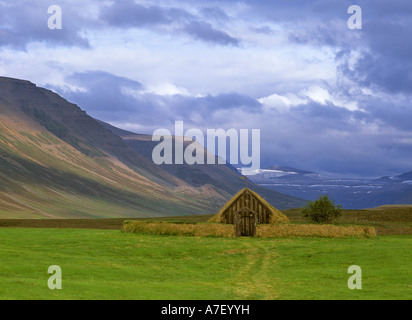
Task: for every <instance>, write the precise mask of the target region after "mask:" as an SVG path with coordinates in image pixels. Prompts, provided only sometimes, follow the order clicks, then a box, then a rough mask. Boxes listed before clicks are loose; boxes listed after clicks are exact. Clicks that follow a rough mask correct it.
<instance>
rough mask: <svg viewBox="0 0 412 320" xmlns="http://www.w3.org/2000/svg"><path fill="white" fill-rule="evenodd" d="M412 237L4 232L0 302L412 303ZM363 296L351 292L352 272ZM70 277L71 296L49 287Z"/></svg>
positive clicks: (66, 283)
mask: <svg viewBox="0 0 412 320" xmlns="http://www.w3.org/2000/svg"><path fill="white" fill-rule="evenodd" d="M411 252H412V236H410V235H402V236H394V235H385V236H378V237H374V238H277V239H263V238H254V239H253V238H235V239H230V238H214V237H184V236H155V235H137V234H130V233H122V232H121V231H119V230H103V229H100V230H99V229H70V228H63V229H56V228H47V229H40V228H0V257H1V262H0V299H88V300H89V299H124V300H129V299H170V300H176V299H183V300H185V299H196V300H198V299H216V300H232V299H412V274H411V272H410V270H411V267H412V263H411ZM354 264H355V265H359V266H360V267H361V268H362V289H361V290H350V289H348V286H347V281H348V278H349V277H350V274H348V273H347V269H348V267H349V266H351V265H354ZM51 265H59V266H60V267H61V269H62V289H61V290H50V289H49V288H48V286H47V281H48V278H49V277H50V276H51V275H50V274H48V273H47V270H48V267H49V266H51Z"/></svg>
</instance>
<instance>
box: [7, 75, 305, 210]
mask: <svg viewBox="0 0 412 320" xmlns="http://www.w3.org/2000/svg"><path fill="white" fill-rule="evenodd" d="M0 119H1V121H0V182H1V183H0V184H1V187H0V217H7V218H10V217H14V218H15V217H27V218H32V217H35V218H50V217H52V218H67V217H69V218H84V217H88V218H89V217H93V218H95V217H120V216H121V217H149V216H162V215H165V216H166V215H186V214H205V213H215V212H216V211H217V210H218V209H219V207H220V206H221V205H222V204H224V202H225V201H226V200H227V199H228V198H230V196H231V194H230V192H228V191H225V190H223V189H221V188H219V187H218V186H216V185H214V183H205V184H202V185H201V186H194V185H191V184H190V183H188V182H187V181H185V180H184V179H181V178H179V177H178V176H176V175H174V174H172V173H170V172H168V171H167V170H165V169H164V168H161V167H159V166H157V165H155V164H154V163H153V162H152V161H151V160H150V159H148V158H147V157H145V156H143V155H142V154H141V153H139V152H138V150H136V149H135V148H132V147H131V146H130V144H129V143H128V142H127V140H125V139H123V138H122V137H120V136H119V135H116V134H115V133H113V132H112V131H111V130H109V129H108V128H105V127H104V126H102V124H101V122H99V121H98V120H96V119H94V118H92V117H90V116H89V115H87V113H86V112H85V111H83V110H82V109H81V108H80V107H79V106H77V105H75V104H72V103H70V102H68V101H67V100H65V99H64V98H62V97H60V96H59V95H58V94H56V93H54V92H52V91H50V90H47V89H44V88H41V87H37V86H36V85H35V84H33V83H31V82H30V81H27V80H19V79H13V78H6V77H0ZM119 130H121V129H119ZM239 180H240V179H239ZM211 182H213V181H211ZM268 194H271V195H275V196H276V197H277V198H278V199H280V200H281V201H280V203H281V206H282V205H283V206H287V204H290V205H292V204H294V203H297V204H299V203H301V200H299V199H295V198H294V197H290V196H283V195H281V194H279V193H276V192H273V191H270V190H269V191H268ZM282 201H283V202H282Z"/></svg>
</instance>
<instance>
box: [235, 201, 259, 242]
mask: <svg viewBox="0 0 412 320" xmlns="http://www.w3.org/2000/svg"><path fill="white" fill-rule="evenodd" d="M256 217H257V214H256V212H254V211H253V210H251V209H249V208H247V207H243V208H242V209H240V210H239V211H237V212H236V213H235V234H236V236H237V237H241V236H246V237H254V236H256Z"/></svg>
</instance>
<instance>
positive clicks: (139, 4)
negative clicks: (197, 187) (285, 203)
mask: <svg viewBox="0 0 412 320" xmlns="http://www.w3.org/2000/svg"><path fill="white" fill-rule="evenodd" d="M354 4H356V5H359V6H360V7H361V8H362V29H361V30H356V29H355V30H351V29H349V28H348V23H347V22H348V19H349V18H350V16H351V14H348V8H349V7H350V6H351V5H354ZM50 5H58V6H60V7H61V10H62V29H61V30H59V29H54V30H50V29H49V28H48V20H49V18H50V17H51V16H52V14H49V13H48V8H49V6H50ZM411 31H412V2H411V1H410V0H391V1H388V0H349V1H346V0H336V1H330V0H314V1H311V0H243V1H237V0H220V1H214V0H190V1H189V0H179V1H177V0H167V1H166V0H154V1H149V0H147V1H140V0H136V1H135V0H123V1H99V0H88V1H84V0H82V1H80V0H71V1H62V0H61V1H59V0H56V1H53V2H51V1H50V0H37V1H33V0H17V1H2V0H0V75H2V76H8V77H14V78H21V79H27V80H30V81H32V82H34V83H36V84H37V85H38V86H42V87H46V88H49V89H52V90H54V91H56V92H57V93H59V94H61V95H62V96H63V97H65V98H66V99H67V100H69V101H71V102H74V103H76V104H78V105H79V106H80V107H81V108H82V109H84V110H86V111H87V113H88V114H89V115H91V116H93V117H95V118H98V119H100V120H103V121H107V122H109V123H111V124H113V125H115V126H118V127H120V128H124V129H128V130H131V131H134V132H139V133H148V134H151V133H153V131H154V130H156V129H158V128H168V129H170V130H171V131H172V130H173V128H174V123H175V121H178V120H183V121H184V125H185V129H190V128H193V127H195V128H200V129H202V130H205V129H208V128H211V129H218V128H222V129H225V130H228V129H230V128H235V129H260V130H261V166H262V167H267V166H271V165H274V164H280V165H288V166H294V167H297V168H301V169H306V170H312V171H316V172H329V173H334V174H338V175H344V176H363V177H379V176H383V175H392V174H400V173H402V172H405V171H410V170H412V161H411V160H412V32H411ZM172 132H173V131H172Z"/></svg>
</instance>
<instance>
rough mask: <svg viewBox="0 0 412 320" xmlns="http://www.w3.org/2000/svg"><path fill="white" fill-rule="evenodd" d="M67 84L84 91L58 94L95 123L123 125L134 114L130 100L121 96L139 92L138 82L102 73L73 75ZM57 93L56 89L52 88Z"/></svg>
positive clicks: (93, 72) (140, 86) (129, 97)
mask: <svg viewBox="0 0 412 320" xmlns="http://www.w3.org/2000/svg"><path fill="white" fill-rule="evenodd" d="M67 83H70V84H73V85H76V86H79V87H81V88H84V89H85V90H84V91H74V92H69V93H62V95H63V96H64V97H66V98H67V99H68V100H69V101H70V102H73V103H76V104H77V105H79V106H80V107H81V108H82V109H84V110H86V111H87V112H88V113H89V114H90V115H92V116H94V117H96V118H97V119H99V120H106V121H109V120H113V121H119V120H123V121H127V118H128V117H129V114H133V112H135V110H136V104H135V100H134V99H133V97H131V96H130V95H125V94H123V91H122V90H124V89H131V90H136V91H139V90H141V89H142V85H141V84H140V83H139V82H138V81H134V80H130V79H127V78H123V77H118V76H115V75H113V74H110V73H107V72H102V71H90V72H82V73H75V74H73V75H71V76H69V77H68V78H67ZM55 90H56V91H57V92H59V88H55Z"/></svg>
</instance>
